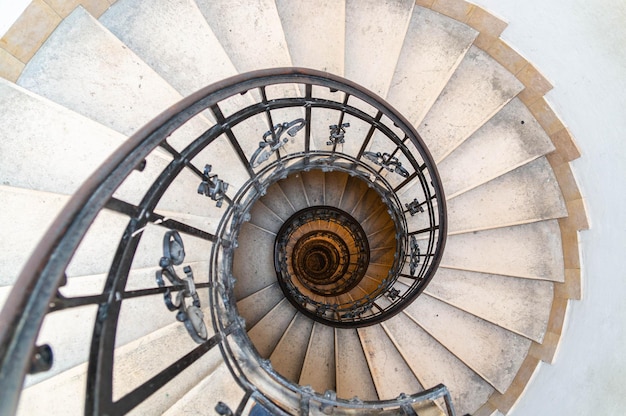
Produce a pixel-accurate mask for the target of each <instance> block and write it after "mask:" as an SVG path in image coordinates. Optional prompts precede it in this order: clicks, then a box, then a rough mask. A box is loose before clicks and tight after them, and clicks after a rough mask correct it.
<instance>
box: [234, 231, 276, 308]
mask: <svg viewBox="0 0 626 416" xmlns="http://www.w3.org/2000/svg"><path fill="white" fill-rule="evenodd" d="M274 238H275V235H273V234H270V233H268V232H267V231H264V230H262V229H260V228H258V227H255V226H254V225H251V224H249V223H245V224H243V226H242V227H241V231H240V233H239V238H238V239H237V243H238V248H237V249H236V250H235V252H234V256H233V276H234V277H235V279H237V282H236V283H235V289H234V290H235V299H243V298H245V297H247V296H250V295H251V294H253V293H255V292H257V291H259V290H261V289H263V288H264V287H267V286H269V285H271V284H272V283H274V282H275V281H276V272H275V271H274V253H273V250H259V248H261V247H273V246H274ZM250 253H256V255H255V256H254V257H252V256H250Z"/></svg>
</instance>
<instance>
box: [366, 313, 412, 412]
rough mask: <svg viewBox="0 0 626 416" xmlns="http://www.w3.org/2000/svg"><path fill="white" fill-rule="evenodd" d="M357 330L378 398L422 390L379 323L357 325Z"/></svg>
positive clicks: (387, 397) (385, 398)
mask: <svg viewBox="0 0 626 416" xmlns="http://www.w3.org/2000/svg"><path fill="white" fill-rule="evenodd" d="M358 333H359V337H360V338H361V343H362V345H363V351H364V352H365V358H366V359H367V363H368V366H369V368H370V372H371V375H372V379H373V380H374V385H375V386H376V391H377V393H378V398H379V399H380V400H390V399H394V398H396V397H398V396H399V395H400V394H401V393H405V394H414V393H418V392H420V391H422V390H424V389H423V387H422V386H421V385H420V383H419V381H418V380H417V379H416V378H415V375H414V374H413V372H412V371H411V369H410V368H409V367H408V366H407V364H406V362H405V361H404V358H402V355H400V353H399V352H398V350H397V349H396V348H395V346H394V345H393V343H392V342H391V340H390V339H389V337H388V336H387V334H386V333H385V331H384V330H383V328H382V327H381V326H380V325H372V326H367V327H363V328H359V329H358Z"/></svg>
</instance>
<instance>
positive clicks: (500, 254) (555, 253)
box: [441, 220, 565, 282]
mask: <svg viewBox="0 0 626 416" xmlns="http://www.w3.org/2000/svg"><path fill="white" fill-rule="evenodd" d="M441 266H442V267H447V268H451V269H457V270H469V271H475V272H482V273H490V274H500V275H504V276H514V277H524V278H528V279H541V280H551V281H555V282H563V281H564V279H565V277H564V268H563V251H562V245H561V234H560V229H559V224H558V221H557V220H549V221H540V222H535V223H530V224H525V225H517V226H513V227H505V228H496V229H492V230H485V231H477V232H472V233H466V234H457V235H451V236H449V237H448V240H447V242H446V250H445V252H444V254H443V259H442V260H441Z"/></svg>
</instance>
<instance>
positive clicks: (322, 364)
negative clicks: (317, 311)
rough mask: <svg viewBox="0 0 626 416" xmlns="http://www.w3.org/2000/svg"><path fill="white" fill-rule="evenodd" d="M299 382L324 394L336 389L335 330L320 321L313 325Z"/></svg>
mask: <svg viewBox="0 0 626 416" xmlns="http://www.w3.org/2000/svg"><path fill="white" fill-rule="evenodd" d="M299 384H300V385H302V386H311V387H312V388H313V390H315V391H316V392H318V393H321V394H323V393H324V392H326V390H335V391H336V389H337V387H336V381H335V330H334V328H332V327H330V326H326V325H324V324H321V323H319V322H315V324H314V325H313V331H312V332H311V339H310V340H309V346H308V349H307V354H306V357H305V358H304V362H303V363H302V372H301V373H300V380H299Z"/></svg>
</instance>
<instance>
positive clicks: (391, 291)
mask: <svg viewBox="0 0 626 416" xmlns="http://www.w3.org/2000/svg"><path fill="white" fill-rule="evenodd" d="M387 296H389V299H391V300H396V299H397V298H398V296H400V290H399V289H394V288H390V289H389V292H387Z"/></svg>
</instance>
